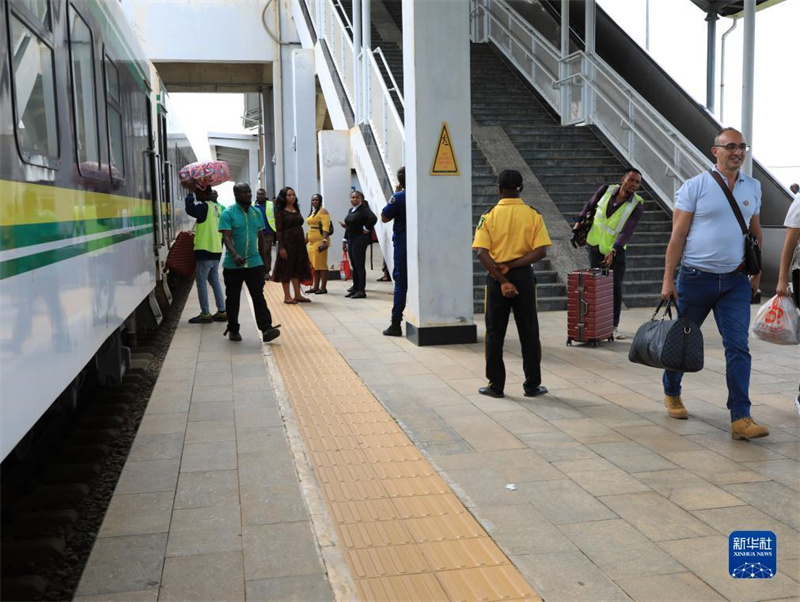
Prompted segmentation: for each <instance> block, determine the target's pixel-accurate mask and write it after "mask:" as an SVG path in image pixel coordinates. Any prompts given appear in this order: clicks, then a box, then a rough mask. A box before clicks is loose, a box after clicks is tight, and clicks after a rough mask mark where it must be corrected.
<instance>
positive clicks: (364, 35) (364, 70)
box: [355, 0, 372, 123]
mask: <svg viewBox="0 0 800 602" xmlns="http://www.w3.org/2000/svg"><path fill="white" fill-rule="evenodd" d="M361 2H363V6H362V7H361V46H362V52H361V55H362V58H363V62H362V63H361V87H362V88H363V92H362V93H363V95H364V100H363V102H362V108H363V111H364V112H363V116H364V123H369V115H370V106H369V80H370V60H369V59H370V57H371V56H372V15H371V14H370V0H361ZM355 3H356V4H357V3H358V0H356V2H355Z"/></svg>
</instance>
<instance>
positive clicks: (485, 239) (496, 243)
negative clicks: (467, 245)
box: [472, 199, 552, 263]
mask: <svg viewBox="0 0 800 602" xmlns="http://www.w3.org/2000/svg"><path fill="white" fill-rule="evenodd" d="M551 244H552V242H550V237H549V236H548V235H547V228H546V227H545V225H544V220H543V219H542V216H541V214H540V213H539V212H538V211H536V209H534V208H533V207H529V206H528V205H526V204H525V203H523V202H522V199H500V201H499V202H498V203H497V205H495V206H494V207H492V208H491V209H489V211H487V212H486V213H484V214H483V215H482V216H481V219H480V220H479V221H478V227H477V228H475V239H474V240H473V241H472V248H473V249H487V250H488V251H489V255H490V256H491V257H492V259H493V260H494V261H495V262H497V263H504V262H506V261H512V260H514V259H518V258H520V257H522V256H523V255H526V254H528V253H530V252H531V251H533V250H534V249H537V248H539V247H549V246H550V245H551Z"/></svg>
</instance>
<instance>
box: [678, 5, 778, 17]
mask: <svg viewBox="0 0 800 602" xmlns="http://www.w3.org/2000/svg"><path fill="white" fill-rule="evenodd" d="M691 1H692V2H693V3H694V4H696V5H697V6H698V7H699V8H700V10H702V11H703V12H705V13H708V12H712V11H713V12H715V13H717V14H718V15H719V16H720V17H731V18H734V19H738V18H739V17H741V16H743V14H744V0H691ZM783 1H784V0H756V10H762V9H765V8H769V7H770V6H774V5H776V4H780V3H781V2H783Z"/></svg>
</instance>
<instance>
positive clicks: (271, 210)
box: [264, 201, 275, 232]
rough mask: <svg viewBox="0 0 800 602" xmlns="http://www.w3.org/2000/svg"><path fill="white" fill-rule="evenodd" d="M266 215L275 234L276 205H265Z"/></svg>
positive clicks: (268, 203) (269, 202) (269, 203)
mask: <svg viewBox="0 0 800 602" xmlns="http://www.w3.org/2000/svg"><path fill="white" fill-rule="evenodd" d="M264 214H265V215H266V216H267V222H269V227H270V228H272V231H273V232H275V203H272V202H271V201H267V202H266V203H264Z"/></svg>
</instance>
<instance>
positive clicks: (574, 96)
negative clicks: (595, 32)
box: [471, 0, 712, 208]
mask: <svg viewBox="0 0 800 602" xmlns="http://www.w3.org/2000/svg"><path fill="white" fill-rule="evenodd" d="M472 1H473V10H472V13H471V14H472V19H473V26H472V28H471V31H472V35H473V41H476V42H484V41H487V40H488V41H490V42H492V43H493V44H494V45H495V46H496V47H497V49H498V50H500V52H502V53H503V54H504V55H505V57H506V58H507V59H508V60H509V61H510V62H511V63H512V64H513V65H514V66H515V67H516V68H517V69H518V70H519V72H520V73H521V74H522V75H523V76H524V77H525V78H526V79H527V80H528V82H530V84H531V85H532V86H533V87H534V88H535V89H536V91H537V92H539V94H540V95H541V96H542V97H543V98H544V99H545V101H546V102H547V103H548V104H549V105H550V106H551V107H552V108H553V110H554V111H556V113H557V114H558V115H560V116H561V124H562V125H577V124H586V125H590V124H591V125H594V126H595V127H597V129H598V130H600V132H601V133H602V134H603V135H604V136H605V137H606V139H607V140H608V141H609V142H610V143H611V144H612V145H613V146H614V148H615V149H616V150H617V151H618V152H619V153H620V154H621V155H622V156H623V157H624V158H625V159H626V160H627V161H628V162H629V163H630V165H632V166H634V167H636V168H637V169H639V170H640V171H641V172H642V173H643V174H644V177H645V179H646V180H647V182H648V184H649V185H650V187H651V188H652V190H653V192H655V193H656V194H657V195H658V196H659V197H660V198H661V199H662V200H663V201H664V202H665V203H666V204H667V205H668V206H669V207H670V208H671V207H672V204H673V199H674V196H675V192H676V191H677V189H678V188H679V187H680V186H681V185H682V184H683V182H684V181H685V180H686V179H688V178H690V177H693V176H695V175H697V174H698V173H700V172H701V171H704V170H705V169H708V168H709V167H711V165H712V163H711V161H710V160H709V159H708V158H707V157H706V156H705V155H703V153H701V152H700V151H699V150H697V148H695V147H694V145H693V144H692V143H691V142H689V141H688V140H687V139H686V138H685V137H684V136H683V135H682V134H681V133H680V132H679V131H678V130H677V129H675V128H674V127H673V126H672V124H670V123H669V122H668V121H667V120H666V119H664V118H663V117H662V116H661V115H660V114H659V113H658V111H656V110H655V109H654V108H653V107H652V106H651V105H650V104H649V103H648V102H647V101H646V100H645V99H644V98H642V97H641V96H640V95H639V94H638V93H637V92H636V91H635V90H634V89H633V88H631V87H630V86H629V85H628V84H627V83H626V82H625V80H624V79H623V78H621V77H620V76H619V75H618V74H617V73H616V72H615V71H614V70H613V69H612V68H611V67H610V66H608V65H607V64H606V63H605V62H604V61H603V60H602V59H600V58H599V57H598V56H597V55H594V54H586V53H585V52H583V51H578V52H574V53H572V54H571V55H569V56H567V57H566V58H563V59H562V58H561V55H560V52H559V49H558V48H556V46H555V45H554V44H553V43H552V42H550V41H549V40H548V39H547V38H546V37H545V35H543V34H542V33H540V32H539V31H537V30H536V29H535V28H534V27H533V26H532V25H531V24H530V23H528V22H527V21H526V20H525V19H523V18H522V17H521V16H520V15H519V14H518V13H517V12H516V11H515V10H514V9H513V8H511V7H510V6H509V5H508V3H507V2H505V0H472ZM559 74H562V75H561V76H559Z"/></svg>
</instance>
